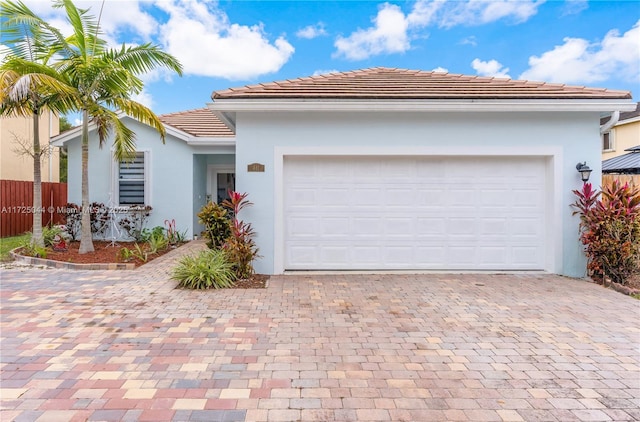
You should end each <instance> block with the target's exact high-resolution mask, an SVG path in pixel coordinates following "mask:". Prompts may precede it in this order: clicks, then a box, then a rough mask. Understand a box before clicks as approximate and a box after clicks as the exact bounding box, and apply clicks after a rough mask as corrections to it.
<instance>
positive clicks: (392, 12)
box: [334, 0, 544, 60]
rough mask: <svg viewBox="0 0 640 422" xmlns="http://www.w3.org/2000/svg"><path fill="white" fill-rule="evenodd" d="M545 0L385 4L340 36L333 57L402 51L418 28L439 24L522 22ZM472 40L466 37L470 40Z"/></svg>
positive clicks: (440, 0) (357, 57)
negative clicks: (362, 26) (364, 22)
mask: <svg viewBox="0 0 640 422" xmlns="http://www.w3.org/2000/svg"><path fill="white" fill-rule="evenodd" d="M543 2H544V0H520V1H513V0H473V1H455V0H435V1H428V0H418V1H417V2H416V3H415V4H414V5H413V7H412V9H411V11H410V12H409V13H408V14H406V15H405V13H404V12H403V11H402V10H401V9H400V7H399V6H397V5H392V4H389V3H384V4H383V5H382V6H380V8H379V10H378V13H377V15H376V16H375V17H374V18H373V19H372V23H373V25H372V26H371V27H369V28H366V29H358V30H356V31H355V32H353V33H351V34H350V35H349V36H346V37H342V36H339V37H338V38H337V39H336V41H335V43H334V45H335V47H336V53H335V54H334V56H344V57H345V58H347V59H350V60H363V59H367V58H369V57H371V56H375V55H378V54H393V53H403V52H405V51H407V50H408V49H409V48H411V40H412V39H414V38H417V37H424V35H422V36H421V35H420V34H419V33H418V32H419V30H421V29H423V28H425V27H428V26H431V25H438V26H440V27H445V28H450V27H453V26H457V25H482V24H486V23H490V22H494V21H497V20H500V19H509V20H511V21H512V22H514V23H521V22H524V21H526V20H527V19H529V18H530V17H531V16H533V15H535V14H536V13H537V11H538V7H539V6H540V5H541V4H542V3H543ZM472 42H475V41H474V40H469V43H472Z"/></svg>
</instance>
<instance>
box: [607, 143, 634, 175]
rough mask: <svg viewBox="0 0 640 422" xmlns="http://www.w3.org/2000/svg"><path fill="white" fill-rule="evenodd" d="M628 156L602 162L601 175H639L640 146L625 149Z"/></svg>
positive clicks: (624, 155)
mask: <svg viewBox="0 0 640 422" xmlns="http://www.w3.org/2000/svg"><path fill="white" fill-rule="evenodd" d="M625 151H631V152H629V153H628V154H623V155H619V156H618V157H613V158H609V159H608V160H604V161H603V162H602V172H603V173H623V174H640V145H638V146H635V147H631V148H627V149H625Z"/></svg>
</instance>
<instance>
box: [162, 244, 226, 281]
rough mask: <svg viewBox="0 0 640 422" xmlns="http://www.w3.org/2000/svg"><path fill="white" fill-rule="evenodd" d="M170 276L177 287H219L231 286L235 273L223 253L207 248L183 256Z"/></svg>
mask: <svg viewBox="0 0 640 422" xmlns="http://www.w3.org/2000/svg"><path fill="white" fill-rule="evenodd" d="M172 277H173V278H174V279H175V280H178V281H179V284H178V287H185V288H188V289H211V288H213V289H221V288H226V287H231V286H233V284H234V282H235V279H236V277H235V274H234V272H233V266H232V264H231V263H230V262H229V261H228V260H227V256H226V255H225V253H224V252H223V251H221V250H218V249H207V250H206V251H202V252H200V253H199V254H198V255H196V256H185V257H184V258H182V260H180V262H179V263H178V265H177V266H176V267H175V268H174V270H173V273H172Z"/></svg>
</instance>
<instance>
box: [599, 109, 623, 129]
mask: <svg viewBox="0 0 640 422" xmlns="http://www.w3.org/2000/svg"><path fill="white" fill-rule="evenodd" d="M618 120H620V112H619V111H618V110H616V111H614V112H613V113H611V118H610V119H609V121H608V122H607V123H605V124H603V125H600V135H602V134H603V133H606V132H609V130H610V129H611V128H612V127H614V126H615V125H616V123H618Z"/></svg>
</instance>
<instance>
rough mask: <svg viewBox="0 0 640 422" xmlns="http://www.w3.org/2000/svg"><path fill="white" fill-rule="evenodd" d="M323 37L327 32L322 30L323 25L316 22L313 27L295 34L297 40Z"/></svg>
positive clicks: (310, 26) (305, 28)
mask: <svg viewBox="0 0 640 422" xmlns="http://www.w3.org/2000/svg"><path fill="white" fill-rule="evenodd" d="M324 35H327V31H326V29H324V23H322V22H318V23H317V24H315V25H308V26H305V27H304V28H302V29H300V30H299V31H298V32H296V36H297V37H298V38H305V39H308V40H311V39H313V38H318V37H322V36H324Z"/></svg>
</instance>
